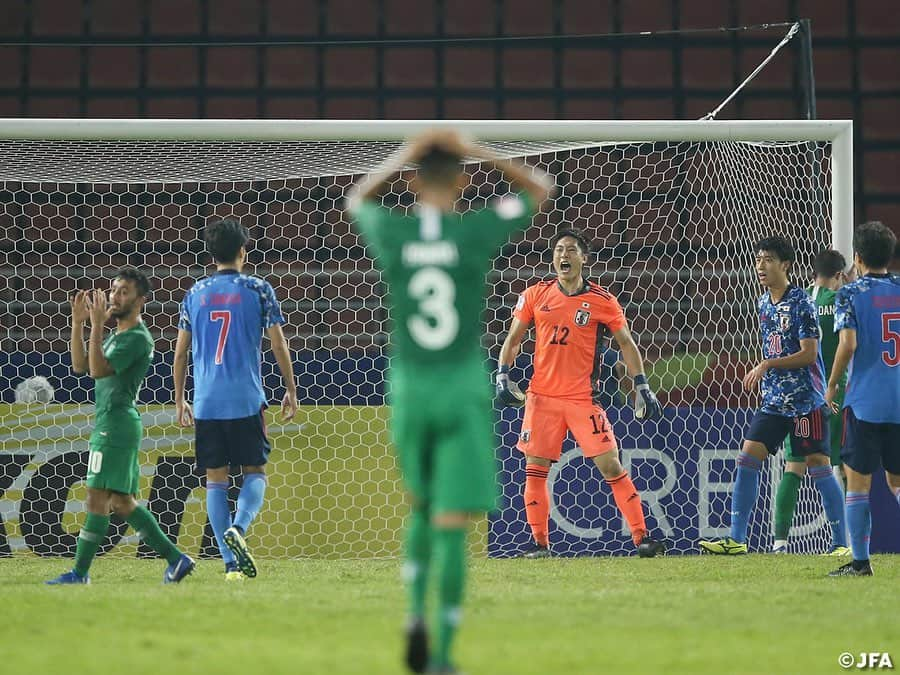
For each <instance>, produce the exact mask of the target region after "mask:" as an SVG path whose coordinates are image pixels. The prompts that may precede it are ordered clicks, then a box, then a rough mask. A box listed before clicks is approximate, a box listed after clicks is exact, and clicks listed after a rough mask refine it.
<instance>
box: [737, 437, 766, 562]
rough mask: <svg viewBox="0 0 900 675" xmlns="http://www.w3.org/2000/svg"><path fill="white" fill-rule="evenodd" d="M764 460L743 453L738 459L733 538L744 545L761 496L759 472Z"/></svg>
mask: <svg viewBox="0 0 900 675" xmlns="http://www.w3.org/2000/svg"><path fill="white" fill-rule="evenodd" d="M760 471H762V460H760V459H756V457H754V456H753V455H750V454H748V453H746V452H741V453H740V454H739V455H738V458H737V478H736V479H735V481H734V492H733V493H732V495H731V538H732V539H734V540H735V541H737V542H740V543H742V544H744V543H746V542H747V527H748V523H749V522H750V512H751V511H752V510H753V505H754V504H755V503H756V497H757V495H758V494H759V472H760Z"/></svg>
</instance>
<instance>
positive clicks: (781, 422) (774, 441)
mask: <svg viewBox="0 0 900 675" xmlns="http://www.w3.org/2000/svg"><path fill="white" fill-rule="evenodd" d="M830 414H831V413H829V412H828V408H826V407H825V406H822V407H821V408H817V409H816V410H813V411H812V412H809V413H807V414H806V415H800V416H798V417H784V416H782V415H771V414H769V413H764V412H762V411H760V410H758V411H757V412H756V414H755V415H754V416H753V421H752V422H750V430H749V431H748V432H747V435H746V436H745V438H746V439H747V440H748V441H756V442H757V443H762V444H763V445H765V446H766V450H768V451H769V454H770V455H774V454H775V453H776V452H778V448H780V447H781V445H782V443H784V439H785V438H786V437H787V436H788V434H790V437H791V450H792V451H793V453H794V454H795V455H800V456H801V457H807V456H809V455H812V454H814V453H817V452H821V453H823V454H826V455H827V454H829V450H830V447H831V442H830V440H829V439H830V434H829V431H828V416H829V415H830Z"/></svg>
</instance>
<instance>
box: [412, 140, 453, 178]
mask: <svg viewBox="0 0 900 675" xmlns="http://www.w3.org/2000/svg"><path fill="white" fill-rule="evenodd" d="M460 160H461V157H460V156H459V155H455V154H453V153H450V152H447V151H446V150H444V149H443V148H440V147H438V146H434V147H432V148H431V149H430V150H428V152H426V153H425V155H423V157H422V158H421V159H420V160H419V178H421V179H422V180H423V181H424V182H426V183H431V184H437V185H442V184H443V185H452V184H454V183H455V182H456V179H457V177H458V176H459V174H460V172H461V171H462V165H461V164H460Z"/></svg>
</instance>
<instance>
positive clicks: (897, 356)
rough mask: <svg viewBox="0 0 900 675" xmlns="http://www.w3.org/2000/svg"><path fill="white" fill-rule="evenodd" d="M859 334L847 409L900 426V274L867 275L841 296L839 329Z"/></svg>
mask: <svg viewBox="0 0 900 675" xmlns="http://www.w3.org/2000/svg"><path fill="white" fill-rule="evenodd" d="M844 328H852V329H853V330H855V331H856V351H855V352H854V353H853V358H852V359H851V361H850V370H849V373H850V379H849V381H848V383H847V395H846V396H845V398H844V407H845V408H852V410H853V414H854V416H855V417H856V419H858V420H863V421H864V422H871V423H875V424H879V423H881V424H884V423H887V424H900V275H896V274H867V275H866V276H864V277H862V278H861V279H857V280H856V281H854V282H852V283H849V284H847V285H846V286H844V287H843V288H841V289H840V290H839V291H838V293H837V297H836V298H835V312H834V330H835V332H839V331H841V330H842V329H844Z"/></svg>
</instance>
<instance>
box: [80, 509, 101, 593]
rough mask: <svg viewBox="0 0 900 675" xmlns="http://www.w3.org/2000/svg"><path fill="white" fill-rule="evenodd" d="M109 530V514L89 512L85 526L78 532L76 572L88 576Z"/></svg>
mask: <svg viewBox="0 0 900 675" xmlns="http://www.w3.org/2000/svg"><path fill="white" fill-rule="evenodd" d="M107 530H109V516H101V515H98V514H96V513H90V512H89V513H88V514H87V518H85V521H84V527H82V528H81V532H79V533H78V542H77V544H76V546H75V567H74V570H75V573H76V574H77V575H78V576H81V577H86V576H87V574H88V570H89V569H90V568H91V563H92V562H94V556H96V555H97V550H98V549H99V548H100V545H101V544H102V543H103V540H104V539H105V538H106V532H107Z"/></svg>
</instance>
